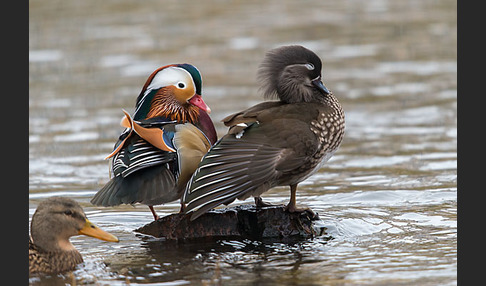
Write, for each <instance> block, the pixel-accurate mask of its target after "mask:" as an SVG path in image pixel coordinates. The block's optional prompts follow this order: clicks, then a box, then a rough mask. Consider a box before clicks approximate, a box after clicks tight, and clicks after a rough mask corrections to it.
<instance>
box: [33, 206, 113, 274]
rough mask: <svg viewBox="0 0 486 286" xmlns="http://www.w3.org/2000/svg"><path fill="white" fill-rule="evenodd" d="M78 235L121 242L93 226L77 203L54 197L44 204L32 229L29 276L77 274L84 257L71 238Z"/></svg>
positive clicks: (39, 209) (39, 208) (35, 216)
mask: <svg viewBox="0 0 486 286" xmlns="http://www.w3.org/2000/svg"><path fill="white" fill-rule="evenodd" d="M78 234H84V235H88V236H92V237H95V238H98V239H101V240H105V241H112V242H118V238H117V237H116V236H114V235H112V234H110V233H108V232H105V231H104V230H102V229H100V228H98V227H97V226H96V225H94V224H93V223H91V222H90V221H89V220H88V219H87V218H86V215H85V214H84V211H83V209H82V208H81V206H80V205H79V204H78V203H77V202H76V201H74V200H72V199H68V198H63V197H52V198H49V199H47V200H45V201H43V202H41V203H40V204H39V206H38V207H37V209H36V211H35V213H34V215H33V216H32V221H31V226H30V239H29V274H40V273H43V274H57V273H62V272H67V271H72V270H74V269H75V268H76V265H78V264H79V263H82V262H83V257H82V256H81V253H79V251H78V250H76V248H75V247H74V246H73V245H72V244H71V242H70V241H69V238H70V237H71V236H74V235H78Z"/></svg>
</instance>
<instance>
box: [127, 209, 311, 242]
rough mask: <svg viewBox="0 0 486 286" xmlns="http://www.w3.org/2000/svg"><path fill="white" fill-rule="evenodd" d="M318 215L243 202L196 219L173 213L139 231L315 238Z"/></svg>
mask: <svg viewBox="0 0 486 286" xmlns="http://www.w3.org/2000/svg"><path fill="white" fill-rule="evenodd" d="M318 219H319V218H318V216H317V215H316V217H313V216H312V214H310V213H309V212H302V213H290V212H288V211H285V209H284V207H283V206H281V205H279V206H270V207H262V208H257V207H256V206H254V205H240V206H235V207H230V208H224V209H217V210H211V211H209V212H207V213H205V214H204V215H202V216H200V217H199V218H197V219H196V220H194V221H191V220H190V217H189V216H188V215H184V214H179V213H177V214H171V215H168V216H165V217H162V218H159V219H158V220H157V221H153V222H151V223H149V224H146V225H144V226H142V227H140V228H138V229H136V230H135V231H136V232H139V233H142V234H147V235H151V236H154V237H165V238H166V239H167V240H179V239H197V238H220V237H233V238H235V237H237V238H249V239H263V238H299V237H300V238H312V237H315V236H316V235H318V234H319V233H320V230H319V228H316V227H315V226H314V221H316V220H318Z"/></svg>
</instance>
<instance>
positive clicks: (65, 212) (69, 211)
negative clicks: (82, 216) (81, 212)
mask: <svg viewBox="0 0 486 286" xmlns="http://www.w3.org/2000/svg"><path fill="white" fill-rule="evenodd" d="M64 214H65V215H73V211H72V210H65V211H64Z"/></svg>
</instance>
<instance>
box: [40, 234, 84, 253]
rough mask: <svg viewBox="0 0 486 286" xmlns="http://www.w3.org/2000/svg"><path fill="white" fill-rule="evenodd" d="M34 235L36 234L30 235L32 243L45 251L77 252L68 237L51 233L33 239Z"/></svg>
mask: <svg viewBox="0 0 486 286" xmlns="http://www.w3.org/2000/svg"><path fill="white" fill-rule="evenodd" d="M34 237H36V236H35V235H34V236H33V237H32V236H31V240H32V243H33V244H35V245H36V246H38V247H40V248H41V249H42V250H44V251H46V252H71V251H75V252H77V250H76V248H75V247H74V245H73V244H72V243H71V242H70V241H69V238H68V237H67V238H64V237H59V236H58V237H55V236H53V235H50V236H49V235H45V236H43V237H42V239H39V238H35V239H34Z"/></svg>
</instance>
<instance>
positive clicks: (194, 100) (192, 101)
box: [189, 93, 211, 114]
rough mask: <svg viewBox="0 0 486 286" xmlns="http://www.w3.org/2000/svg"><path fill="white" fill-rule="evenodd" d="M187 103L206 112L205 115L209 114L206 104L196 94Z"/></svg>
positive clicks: (209, 109)
mask: <svg viewBox="0 0 486 286" xmlns="http://www.w3.org/2000/svg"><path fill="white" fill-rule="evenodd" d="M189 103H190V104H192V105H194V106H197V107H199V108H200V109H202V110H204V111H206V113H207V114H210V113H211V108H209V106H207V104H206V102H204V100H203V99H202V97H201V96H200V95H199V94H197V93H196V94H195V95H194V96H193V97H192V98H191V99H189Z"/></svg>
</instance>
